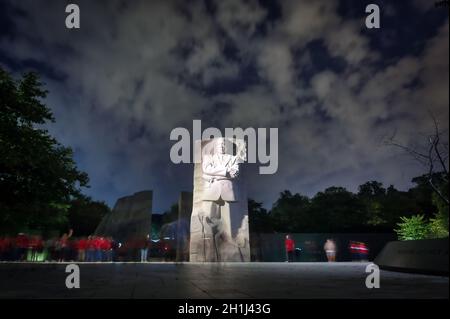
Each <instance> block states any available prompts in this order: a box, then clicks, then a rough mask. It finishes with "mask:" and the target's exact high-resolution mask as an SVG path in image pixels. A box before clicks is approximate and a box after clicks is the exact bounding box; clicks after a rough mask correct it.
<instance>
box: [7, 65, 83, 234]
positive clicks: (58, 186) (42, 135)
mask: <svg viewBox="0 0 450 319" xmlns="http://www.w3.org/2000/svg"><path fill="white" fill-rule="evenodd" d="M42 87H43V85H42V83H41V82H40V81H39V79H38V76H37V75H36V74H35V73H27V74H25V75H24V76H23V77H22V79H21V80H19V81H15V80H14V79H13V78H12V77H11V75H10V74H9V73H7V72H5V71H4V70H3V69H1V68H0V228H1V229H0V230H1V231H3V232H16V231H18V230H24V229H41V230H45V229H49V228H54V227H58V225H63V224H64V223H67V211H68V208H69V207H70V206H69V204H70V200H71V198H72V197H74V196H77V195H79V194H80V188H81V187H85V186H87V184H88V176H87V174H86V173H83V172H81V171H79V170H78V169H77V167H76V164H75V162H74V160H73V153H72V150H71V149H70V148H68V147H64V146H62V145H61V144H59V143H58V142H57V141H56V140H55V139H54V138H53V137H52V136H50V134H49V133H48V131H47V130H46V129H45V128H44V127H43V126H44V125H45V124H47V123H49V122H54V118H53V115H52V112H51V110H50V109H49V108H48V107H47V106H46V105H45V104H44V99H45V97H46V95H47V91H45V90H44V89H43V88H42Z"/></svg>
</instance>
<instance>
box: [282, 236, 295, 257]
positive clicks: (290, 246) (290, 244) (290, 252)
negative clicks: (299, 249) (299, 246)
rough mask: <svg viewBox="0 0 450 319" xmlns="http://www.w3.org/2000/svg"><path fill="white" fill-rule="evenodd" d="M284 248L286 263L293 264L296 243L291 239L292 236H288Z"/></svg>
mask: <svg viewBox="0 0 450 319" xmlns="http://www.w3.org/2000/svg"><path fill="white" fill-rule="evenodd" d="M284 247H285V248H286V262H293V261H294V253H295V242H294V240H293V239H292V238H291V235H286V239H285V241H284Z"/></svg>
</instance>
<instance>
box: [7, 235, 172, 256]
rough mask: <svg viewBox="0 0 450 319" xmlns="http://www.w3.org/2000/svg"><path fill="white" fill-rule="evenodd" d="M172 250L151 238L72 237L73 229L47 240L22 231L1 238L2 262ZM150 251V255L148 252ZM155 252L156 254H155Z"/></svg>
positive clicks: (126, 254)
mask: <svg viewBox="0 0 450 319" xmlns="http://www.w3.org/2000/svg"><path fill="white" fill-rule="evenodd" d="M159 250H161V251H162V252H163V253H164V252H166V253H167V252H168V251H169V250H170V248H169V245H168V244H167V243H166V244H164V247H162V248H161V249H160V245H158V244H153V245H152V242H151V241H150V240H149V239H148V238H139V239H132V240H128V241H126V242H124V243H120V242H118V241H116V240H114V239H113V238H112V237H101V236H89V237H79V238H73V237H72V231H70V232H69V233H67V234H63V235H62V236H61V237H59V238H50V239H46V240H44V239H43V238H42V237H41V236H39V235H27V234H24V233H20V234H18V235H17V236H15V237H11V236H4V237H0V261H57V262H63V261H77V262H110V261H141V262H145V261H148V258H149V256H150V255H158V254H160V252H159ZM149 251H150V254H149ZM152 252H153V254H152Z"/></svg>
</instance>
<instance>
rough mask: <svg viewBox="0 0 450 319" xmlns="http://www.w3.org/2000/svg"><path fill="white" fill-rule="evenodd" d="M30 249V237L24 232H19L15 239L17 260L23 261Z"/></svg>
mask: <svg viewBox="0 0 450 319" xmlns="http://www.w3.org/2000/svg"><path fill="white" fill-rule="evenodd" d="M27 249H28V237H27V235H25V234H24V233H19V234H18V235H17V237H16V240H15V255H16V256H15V258H14V259H15V260H18V261H23V260H25V258H26V252H27Z"/></svg>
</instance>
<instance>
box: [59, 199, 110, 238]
mask: <svg viewBox="0 0 450 319" xmlns="http://www.w3.org/2000/svg"><path fill="white" fill-rule="evenodd" d="M110 212H111V210H110V208H109V207H108V205H106V204H105V203H104V202H99V201H93V200H92V199H91V198H90V197H87V196H80V197H79V198H76V199H73V200H72V201H71V202H70V208H69V209H68V224H69V225H68V227H69V228H71V229H73V233H74V236H89V235H91V234H93V233H94V231H95V229H96V228H97V226H98V225H99V224H100V221H101V220H102V218H103V217H104V216H105V215H106V214H108V213H110Z"/></svg>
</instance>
